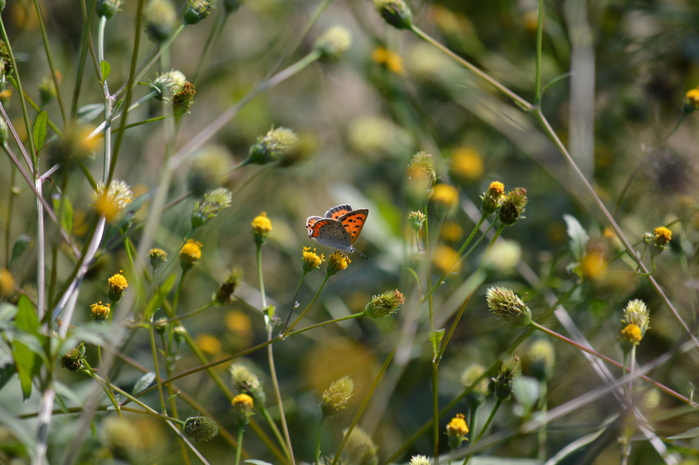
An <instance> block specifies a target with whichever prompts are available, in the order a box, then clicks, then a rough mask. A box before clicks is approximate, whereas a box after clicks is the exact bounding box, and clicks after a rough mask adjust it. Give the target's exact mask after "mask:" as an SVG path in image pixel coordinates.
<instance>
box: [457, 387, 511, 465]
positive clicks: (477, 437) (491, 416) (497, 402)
mask: <svg viewBox="0 0 699 465" xmlns="http://www.w3.org/2000/svg"><path fill="white" fill-rule="evenodd" d="M500 405H502V399H497V400H496V401H495V406H494V407H493V410H492V411H491V412H490V415H489V416H488V419H487V420H486V421H485V424H484V425H483V428H481V430H480V431H479V432H478V436H476V439H474V440H473V444H471V447H475V446H476V444H478V441H480V440H481V438H482V437H483V435H484V434H485V430H487V429H488V426H490V423H491V422H492V421H493V418H494V417H495V414H496V413H497V411H498V410H499V409H500ZM473 454H474V452H471V453H470V454H468V455H467V456H466V457H465V458H464V463H463V465H467V464H468V462H469V460H471V457H473Z"/></svg>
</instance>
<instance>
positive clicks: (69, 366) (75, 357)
mask: <svg viewBox="0 0 699 465" xmlns="http://www.w3.org/2000/svg"><path fill="white" fill-rule="evenodd" d="M84 361H85V343H84V342H81V343H80V344H78V345H77V346H75V347H74V348H73V349H71V350H70V351H68V353H66V354H65V355H64V356H63V357H61V366H62V367H63V368H65V369H66V370H69V371H78V370H79V369H80V368H82V366H83V362H84Z"/></svg>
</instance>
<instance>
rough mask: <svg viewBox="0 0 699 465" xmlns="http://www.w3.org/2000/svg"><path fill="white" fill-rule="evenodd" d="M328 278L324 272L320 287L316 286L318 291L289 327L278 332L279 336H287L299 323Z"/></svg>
mask: <svg viewBox="0 0 699 465" xmlns="http://www.w3.org/2000/svg"><path fill="white" fill-rule="evenodd" d="M329 278H330V275H329V274H327V273H326V274H325V278H323V282H322V283H321V285H320V287H319V288H318V291H317V292H316V295H315V296H313V300H311V303H310V304H308V306H307V307H306V308H305V309H304V311H303V312H301V314H300V315H299V316H298V317H297V318H296V320H294V322H293V323H292V324H291V326H289V328H288V329H287V330H286V332H284V333H282V334H280V336H281V337H282V338H285V337H287V336H288V335H289V334H290V333H291V330H292V329H294V327H295V326H296V325H297V324H298V323H299V321H301V320H302V319H303V317H304V316H305V315H306V313H307V312H308V310H310V308H311V307H312V306H313V304H314V303H315V301H316V300H317V299H318V296H319V295H320V293H321V292H322V290H323V288H324V287H325V283H327V282H328V279H329Z"/></svg>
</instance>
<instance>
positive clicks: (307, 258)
mask: <svg viewBox="0 0 699 465" xmlns="http://www.w3.org/2000/svg"><path fill="white" fill-rule="evenodd" d="M301 261H302V262H303V265H301V268H302V269H303V272H304V273H309V272H311V271H313V270H315V269H316V268H320V265H321V263H323V262H324V261H325V256H323V254H320V256H318V254H317V253H316V249H315V248H314V249H313V251H311V248H310V247H304V248H303V252H302V255H301Z"/></svg>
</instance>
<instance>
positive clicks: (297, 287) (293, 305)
mask: <svg viewBox="0 0 699 465" xmlns="http://www.w3.org/2000/svg"><path fill="white" fill-rule="evenodd" d="M307 274H308V272H307V271H304V272H303V274H302V275H301V279H299V283H298V284H297V285H296V291H295V292H294V298H293V299H292V300H291V308H290V309H289V316H287V317H286V321H285V322H284V326H283V327H282V330H281V331H280V332H279V334H284V333H285V331H286V328H287V327H288V326H289V322H290V321H291V315H293V314H294V309H295V308H296V303H297V302H296V298H297V297H298V296H299V291H300V290H301V284H302V283H303V280H304V278H305V277H306V275H307Z"/></svg>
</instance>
